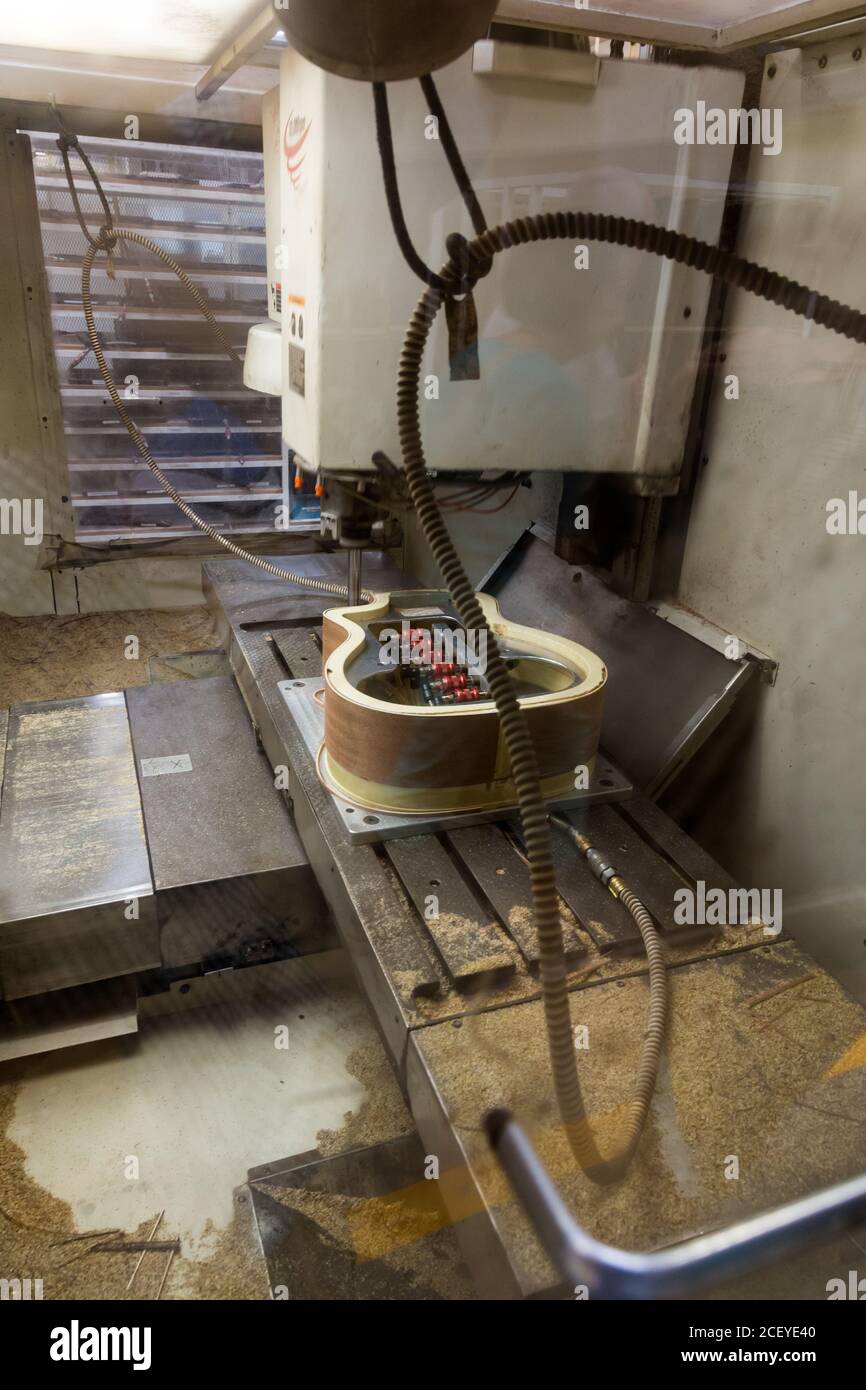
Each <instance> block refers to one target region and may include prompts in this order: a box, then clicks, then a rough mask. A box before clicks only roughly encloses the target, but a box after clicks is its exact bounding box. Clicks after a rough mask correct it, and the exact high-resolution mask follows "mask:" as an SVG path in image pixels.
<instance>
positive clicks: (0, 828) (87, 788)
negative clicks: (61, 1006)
mask: <svg viewBox="0 0 866 1390" xmlns="http://www.w3.org/2000/svg"><path fill="white" fill-rule="evenodd" d="M2 782H3V803H2V807H0V885H2V888H0V997H2V998H6V999H16V998H21V997H22V996H25V995H31V994H40V993H42V992H44V991H47V990H53V989H65V988H68V987H70V986H73V985H81V984H87V983H89V982H91V981H93V980H101V979H107V978H109V977H112V976H117V975H124V974H127V973H129V972H131V971H135V970H144V969H147V968H149V967H151V966H154V965H157V964H159V937H158V931H157V928H156V918H155V914H154V910H153V887H152V883H151V877H150V865H149V861H148V853H147V843H146V840H145V833H144V822H143V819H142V812H141V802H140V799H139V793H138V781H137V778H136V773H135V762H134V759H133V754H132V747H131V744H130V739H129V726H128V723H127V717H126V704H125V701H124V698H123V695H122V694H112V695H91V696H88V697H87V698H85V699H79V700H55V701H47V702H44V703H38V704H30V705H13V706H12V709H11V710H10V711H9V722H8V734H7V740H6V756H5V766H4V767H3V768H2Z"/></svg>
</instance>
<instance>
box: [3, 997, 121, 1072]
mask: <svg viewBox="0 0 866 1390" xmlns="http://www.w3.org/2000/svg"><path fill="white" fill-rule="evenodd" d="M137 1032H138V1011H137V993H136V987H135V981H134V980H132V979H130V978H129V977H122V978H120V979H113V980H100V981H98V982H97V983H96V984H91V985H78V986H76V987H75V988H73V989H58V990H53V991H52V992H51V993H50V994H41V995H37V996H36V997H35V998H32V999H16V1000H14V1001H13V1002H12V1003H9V1004H5V1005H0V1062H9V1061H12V1060H13V1059H14V1058H16V1057H31V1056H34V1055H35V1054H37V1053H40V1052H55V1051H57V1050H59V1049H60V1048H64V1047H80V1046H82V1045H83V1044H85V1043H92V1042H100V1041H101V1040H103V1039H104V1038H120V1037H125V1036H127V1035H128V1034H130V1033H137Z"/></svg>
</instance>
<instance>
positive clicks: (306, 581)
mask: <svg viewBox="0 0 866 1390" xmlns="http://www.w3.org/2000/svg"><path fill="white" fill-rule="evenodd" d="M79 153H80V154H81V155H82V157H83V151H81V150H79ZM64 162H65V164H66V168H67V178H68V180H69V183H70V188H74V183H73V182H72V177H71V174H70V172H69V166H68V158H67V157H66V156H65V155H64ZM85 164H86V165H87V168H88V169H89V171H90V174H91V177H92V179H93V181H94V183H95V184H96V187H97V190H98V191H99V194H100V197H103V201H104V195H103V194H102V190H101V188H100V185H99V181H98V179H97V178H96V175H95V173H93V170H92V168H91V167H90V165H89V163H88V162H87V160H85ZM73 201H74V203H75V206H76V211H77V212H78V216H79V221H80V222H81V225H82V228H83V230H84V234H85V236H86V237H87V241H88V247H87V253H86V255H85V257H84V267H83V269H82V272H81V299H82V303H83V305H84V317H85V320H86V322H87V336H88V338H89V339H90V346H91V348H92V349H93V355H94V357H95V358H96V362H97V365H98V367H99V374H100V376H101V377H102V380H103V382H104V383H105V389H106V391H107V392H108V394H109V396H110V397H111V402H112V405H113V406H114V408H115V410H116V411H117V413H118V415H119V416H120V419H121V421H122V422H123V424H124V425H125V426H126V429H127V430H128V432H129V434H130V436H131V438H132V442H133V443H134V445H135V447H136V449H137V450H138V452H139V453H140V454H141V457H142V458H143V459H144V461H145V463H146V464H147V466H148V468H149V469H150V471H151V473H152V474H153V476H154V477H155V478H156V481H157V482H158V483H159V485H160V487H161V488H162V490H163V492H165V493H167V494H168V496H169V497H170V498H171V500H172V502H174V504H175V506H176V507H178V508H179V510H180V511H181V512H183V514H184V516H185V517H186V518H187V520H188V521H191V522H192V523H193V525H194V526H197V527H198V529H199V530H200V531H203V532H204V534H205V535H206V536H209V537H210V539H211V540H212V541H216V543H217V545H221V546H222V547H223V549H224V550H228V551H229V553H230V554H232V555H236V556H237V558H238V559H239V560H246V561H247V562H248V563H249V564H251V565H255V566H257V568H258V569H260V570H264V571H265V572H266V573H267V574H272V575H273V576H274V577H275V578H276V579H285V580H287V581H288V582H289V583H290V584H297V585H299V586H300V587H301V588H303V589H311V590H313V592H315V593H317V594H327V595H329V596H333V597H335V598H342V599H345V600H346V601H347V602H349V601H350V594H349V588H348V585H345V584H335V583H331V581H330V580H327V579H315V578H313V577H312V576H310V575H306V574H293V573H291V571H289V570H284V569H281V568H280V566H279V565H273V564H271V562H270V560H266V559H264V558H263V556H261V555H254V554H252V553H251V552H250V551H248V550H244V549H243V547H242V546H240V545H237V544H236V543H235V542H234V541H231V540H229V538H228V536H224V535H222V533H221V532H220V531H218V530H217V529H216V527H215V526H211V525H210V523H209V522H207V521H205V520H204V518H203V517H200V516H199V515H198V512H196V511H194V510H193V508H192V507H191V506H190V505H189V503H188V502H187V501H186V500H185V498H184V497H182V495H181V494H180V493H179V492H178V490H177V488H176V487H175V486H174V484H173V483H172V482H171V480H170V479H169V478H167V477H166V475H165V473H163V471H162V469H161V468H160V466H159V464H158V463H157V461H156V459H155V458H154V456H153V454H152V453H151V450H150V446H149V445H148V442H147V440H146V439H145V437H144V435H143V434H142V432H141V430H140V429H139V428H138V426H137V425H136V423H135V421H134V420H133V418H132V416H131V415H130V414H129V411H128V410H127V409H126V406H125V405H124V404H123V398H122V397H121V395H120V392H119V391H118V389H117V385H116V383H115V381H114V378H113V377H112V375H111V372H110V370H109V367H108V363H107V361H106V358H105V353H104V352H103V350H102V343H101V341H100V338H99V333H98V331H97V328H96V320H95V318H94V315H93V300H92V298H91V295H90V275H91V271H92V270H93V264H94V261H95V260H96V257H97V255H98V254H99V252H100V251H105V252H106V254H110V252H111V250H112V248H113V246H114V244H115V242H116V241H117V240H118V238H119V237H122V238H123V240H124V241H134V242H136V243H137V244H138V245H139V246H143V247H144V249H145V250H146V251H150V252H151V254H152V255H154V256H158V257H159V259H160V260H161V261H162V263H163V265H166V266H168V268H169V270H171V271H173V272H174V274H175V275H176V276H177V278H178V280H180V282H181V284H182V285H183V287H184V289H185V290H186V292H187V294H188V295H189V296H190V297H191V299H192V300H193V302H194V304H195V306H196V308H197V309H198V310H199V312H200V313H201V314H202V315H203V316H204V318H205V319H206V320H207V322H208V324H209V326H210V328H211V331H212V332H213V333H214V334H215V336H216V338H217V341H218V342H219V344H220V346H221V347H222V349H223V351H224V352H226V353H228V355H229V357H230V358H231V359H232V361H233V362H235V363H236V364H237V365H238V366H239V367H242V366H243V364H242V362H241V359H240V358H239V357H238V355H237V353H236V352H235V350H234V348H233V347H232V346H231V344H230V343H229V341H228V339H227V338H226V336H225V334H224V333H223V331H222V329H221V328H220V326H219V324H218V323H217V320H216V318H215V317H214V315H213V312H212V311H211V308H210V306H209V304H208V303H207V300H206V299H205V298H204V296H203V295H201V294H200V293H199V291H198V290H197V289H196V287H195V285H194V284H193V282H192V281H191V280H190V278H189V276H188V275H187V273H186V271H185V270H184V269H183V267H182V266H180V265H178V263H177V261H176V260H175V259H174V257H173V256H171V255H169V253H168V252H167V251H166V250H164V249H163V247H161V246H158V245H157V243H156V242H155V241H151V240H150V239H149V237H146V236H142V235H141V234H140V233H139V232H131V231H122V232H117V231H115V230H114V229H113V228H112V227H111V226H110V225H108V224H106V226H104V227H103V228H102V230H101V232H100V234H99V236H98V237H97V238H96V239H94V238H93V237H92V236H91V235H90V233H89V232H88V231H87V228H86V226H85V225H84V222H83V219H82V218H81V214H80V209H79V208H78V202H77V195H73ZM372 597H373V595H372V594H371V593H370V591H369V589H363V590H362V591H361V598H362V599H363V601H364V602H365V603H368V602H369V601H370V599H372Z"/></svg>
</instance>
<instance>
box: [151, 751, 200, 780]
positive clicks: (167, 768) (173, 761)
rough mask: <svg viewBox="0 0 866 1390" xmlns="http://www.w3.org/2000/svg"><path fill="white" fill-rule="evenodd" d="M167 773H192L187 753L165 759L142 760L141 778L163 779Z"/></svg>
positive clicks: (176, 754)
mask: <svg viewBox="0 0 866 1390" xmlns="http://www.w3.org/2000/svg"><path fill="white" fill-rule="evenodd" d="M169 772H192V759H191V758H190V756H189V753H172V754H170V755H169V756H168V757H166V758H142V760H141V775H142V777H165V776H166V774H167V773H169Z"/></svg>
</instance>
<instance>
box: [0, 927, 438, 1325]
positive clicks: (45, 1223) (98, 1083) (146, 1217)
mask: <svg viewBox="0 0 866 1390" xmlns="http://www.w3.org/2000/svg"><path fill="white" fill-rule="evenodd" d="M193 988H194V989H195V988H196V986H193ZM203 998H204V1000H205V1002H202V1003H200V1004H198V1005H195V1004H193V1006H192V1007H190V1006H189V1005H188V1004H186V1003H184V1004H183V1006H182V1007H178V1004H179V1001H178V997H177V995H176V994H173V995H172V996H170V997H168V998H167V999H165V1001H164V1002H162V1000H163V997H162V996H160V997H158V998H157V999H156V1000H155V1001H154V1006H153V1007H150V1006H145V1007H144V1008H143V1009H142V1015H143V1016H142V1019H141V1025H140V1031H139V1033H138V1034H137V1035H134V1036H132V1037H130V1038H122V1039H116V1040H112V1041H109V1042H102V1043H97V1044H93V1045H91V1046H88V1047H82V1048H71V1049H67V1050H65V1051H63V1052H54V1053H48V1054H44V1055H42V1056H39V1057H33V1058H28V1059H26V1060H25V1061H21V1062H17V1063H8V1064H6V1065H5V1066H4V1067H3V1068H2V1071H0V1272H2V1274H3V1275H4V1276H5V1277H9V1278H13V1277H17V1278H24V1277H28V1276H29V1277H31V1278H40V1279H42V1280H43V1284H44V1294H45V1297H46V1298H62V1297H68V1296H74V1297H86V1298H110V1297H123V1296H129V1297H135V1298H151V1297H153V1296H154V1295H155V1293H156V1289H157V1288H158V1285H159V1281H160V1279H161V1277H162V1274H163V1272H164V1270H165V1266H166V1262H167V1256H166V1255H165V1254H155V1253H149V1254H148V1255H147V1256H146V1257H145V1260H144V1261H143V1263H142V1266H141V1269H140V1271H139V1274H138V1276H137V1277H136V1280H135V1283H134V1285H133V1289H132V1291H131V1293H130V1294H128V1295H127V1294H126V1292H125V1290H126V1283H127V1280H128V1278H129V1276H130V1274H131V1273H132V1270H133V1268H134V1266H135V1263H136V1260H137V1258H138V1256H137V1254H136V1255H127V1254H118V1253H101V1252H98V1251H94V1250H91V1246H92V1245H94V1244H96V1243H98V1238H97V1237H96V1236H94V1238H93V1240H90V1239H86V1240H80V1241H75V1242H74V1243H70V1241H69V1237H70V1236H72V1235H73V1234H83V1233H87V1232H95V1233H99V1232H111V1231H113V1232H117V1233H120V1234H119V1235H118V1236H116V1237H115V1238H118V1239H123V1240H129V1239H132V1238H138V1239H141V1238H143V1237H146V1236H147V1235H149V1234H150V1233H151V1231H152V1228H153V1225H154V1222H155V1221H156V1220H157V1218H158V1217H160V1214H161V1213H162V1218H161V1220H160V1224H159V1228H158V1231H157V1235H156V1238H157V1239H162V1240H167V1239H170V1238H174V1237H177V1238H178V1239H179V1240H180V1243H181V1249H180V1253H179V1254H178V1256H177V1257H176V1258H175V1259H174V1260H173V1261H172V1264H171V1268H170V1271H169V1276H168V1278H167V1280H166V1284H165V1288H164V1291H163V1294H162V1296H163V1297H165V1298H184V1297H199V1298H266V1297H268V1296H269V1289H268V1285H267V1277H266V1273H265V1269H264V1264H263V1262H262V1260H261V1256H260V1253H259V1250H258V1242H257V1237H256V1236H255V1233H254V1231H253V1228H252V1217H251V1207H250V1202H249V1194H248V1191H247V1190H246V1187H245V1180H246V1174H247V1170H248V1169H249V1168H251V1167H255V1166H257V1165H260V1164H262V1163H267V1162H272V1161H274V1160H277V1159H281V1158H284V1157H286V1156H288V1155H291V1154H294V1153H302V1152H306V1151H308V1150H311V1149H314V1148H316V1147H319V1148H320V1150H321V1151H322V1152H323V1153H326V1154H328V1155H331V1154H334V1153H340V1152H343V1151H344V1150H345V1149H347V1148H354V1147H358V1146H359V1145H363V1144H367V1143H371V1142H379V1141H380V1140H384V1139H388V1138H392V1137H394V1136H395V1135H397V1134H401V1133H406V1132H407V1131H408V1130H409V1129H411V1120H410V1117H409V1115H408V1112H407V1111H406V1109H405V1107H404V1105H403V1101H402V1097H401V1095H400V1092H399V1088H398V1087H397V1083H396V1081H395V1079H394V1076H393V1073H392V1071H391V1068H390V1064H389V1063H388V1060H387V1058H386V1056H385V1053H384V1049H383V1048H382V1045H381V1043H380V1042H379V1039H378V1036H377V1035H376V1032H375V1029H374V1027H373V1024H372V1022H371V1020H370V1016H369V1014H368V1011H367V1008H366V1005H365V1003H364V1001H363V999H362V997H361V996H360V994H359V993H358V992H357V990H356V988H355V986H354V985H353V984H352V982H351V981H350V979H349V978H348V975H347V973H346V965H345V960H344V958H343V957H342V953H339V952H334V953H329V954H328V955H326V956H321V957H313V958H311V957H307V958H304V959H301V960H295V961H286V962H282V963H281V964H280V965H278V966H276V967H274V966H263V967H258V968H256V969H254V970H252V971H246V972H242V974H241V976H239V977H232V976H228V977H225V978H224V979H220V980H219V981H218V982H215V983H214V984H213V985H211V986H210V988H209V989H208V988H205V990H204V993H203ZM283 1029H286V1030H287V1032H286V1033H285V1034H283V1033H282V1030H283ZM280 1037H282V1038H284V1039H285V1040H287V1042H288V1046H287V1047H284V1046H282V1044H281V1042H280ZM278 1043H279V1044H280V1045H278ZM104 1238H107V1237H104Z"/></svg>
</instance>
